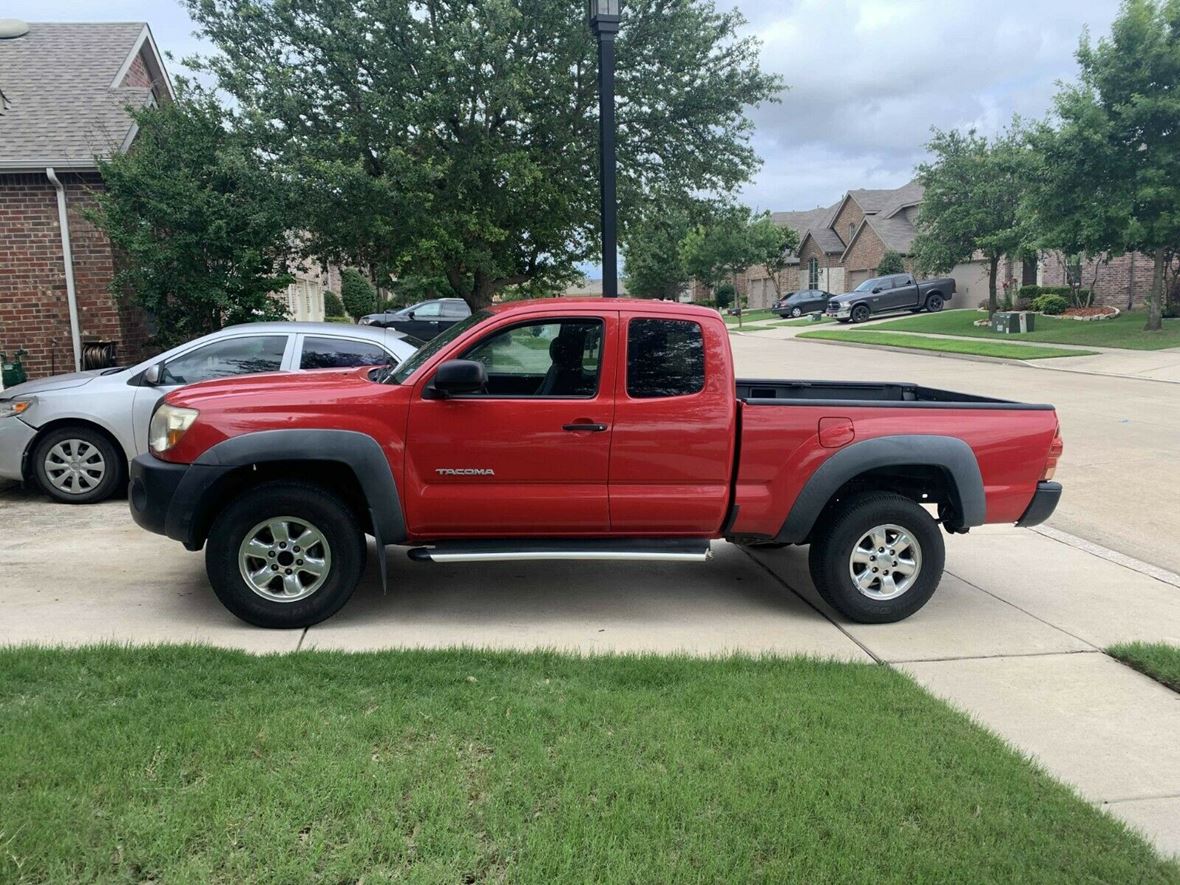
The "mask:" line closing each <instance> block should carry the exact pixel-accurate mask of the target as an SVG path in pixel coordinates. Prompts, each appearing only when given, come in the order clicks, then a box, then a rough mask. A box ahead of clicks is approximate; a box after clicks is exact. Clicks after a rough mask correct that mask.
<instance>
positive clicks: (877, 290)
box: [873, 286, 881, 295]
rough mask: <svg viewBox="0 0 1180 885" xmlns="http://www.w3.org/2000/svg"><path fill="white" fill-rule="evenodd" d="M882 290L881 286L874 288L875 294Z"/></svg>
mask: <svg viewBox="0 0 1180 885" xmlns="http://www.w3.org/2000/svg"><path fill="white" fill-rule="evenodd" d="M880 291H881V287H880V286H878V287H877V288H876V289H874V290H873V294H874V295H876V294H877V293H878V292H880Z"/></svg>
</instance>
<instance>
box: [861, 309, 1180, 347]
mask: <svg viewBox="0 0 1180 885" xmlns="http://www.w3.org/2000/svg"><path fill="white" fill-rule="evenodd" d="M984 316H985V314H983V313H981V312H979V311H977V310H948V311H943V312H942V313H926V314H919V315H917V316H912V317H906V318H905V319H900V320H893V321H892V322H888V323H879V324H878V325H875V326H873V328H874V329H896V330H898V331H905V332H930V333H932V334H938V335H965V336H967V337H969V338H991V339H995V340H1000V341H1007V340H1019V341H1037V342H1044V343H1049V344H1080V345H1083V346H1087V345H1088V346H1090V347H1125V348H1129V349H1131V350H1162V349H1163V348H1165V347H1180V319H1175V320H1164V327H1163V329H1162V330H1161V331H1159V332H1144V331H1143V323H1144V322H1145V321H1146V320H1145V317H1144V314H1143V311H1137V312H1136V311H1132V312H1129V313H1128V312H1123V313H1121V314H1119V315H1118V316H1117V317H1115V318H1114V319H1113V320H1091V321H1089V322H1081V321H1078V320H1066V319H1060V318H1055V317H1047V316H1038V317H1037V318H1036V327H1037V330H1036V331H1035V332H1028V333H1027V334H1024V335H1004V334H1002V333H999V332H993V331H992V330H991V329H986V328H981V327H979V326H974V325H972V323H974V322H975V321H976V320H978V319H981V318H982V317H984Z"/></svg>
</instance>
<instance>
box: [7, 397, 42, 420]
mask: <svg viewBox="0 0 1180 885" xmlns="http://www.w3.org/2000/svg"><path fill="white" fill-rule="evenodd" d="M35 402H36V400H35V399H13V400H8V401H7V402H0V418H15V417H16V416H17V415H23V414H24V413H25V412H27V411H28V410H29V409H30V407H32V405H33V403H35Z"/></svg>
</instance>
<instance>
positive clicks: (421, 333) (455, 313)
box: [360, 298, 471, 341]
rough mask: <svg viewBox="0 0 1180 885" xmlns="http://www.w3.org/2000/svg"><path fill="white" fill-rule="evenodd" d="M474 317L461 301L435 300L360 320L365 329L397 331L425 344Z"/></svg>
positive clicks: (458, 299) (459, 299)
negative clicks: (378, 327) (376, 328)
mask: <svg viewBox="0 0 1180 885" xmlns="http://www.w3.org/2000/svg"><path fill="white" fill-rule="evenodd" d="M469 316H471V308H470V307H468V306H467V302H466V301H464V300H463V299H462V298H435V299H433V300H431V301H420V302H418V303H417V304H411V305H410V306H409V307H403V308H401V309H400V310H387V311H385V313H371V314H369V315H368V316H365V317H361V321H360V324H361V325H362V326H381V327H383V328H386V329H397V330H398V331H399V332H405V333H406V334H407V335H413V336H414V337H415V338H421V339H422V340H423V341H429V340H430V339H431V338H433V337H434V336H435V335H437V334H438V333H439V332H442V331H444V330H445V329H449V328H450V327H451V326H453V325H455V323H457V322H459V320H465V319H467V317H469Z"/></svg>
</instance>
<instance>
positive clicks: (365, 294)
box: [340, 267, 377, 320]
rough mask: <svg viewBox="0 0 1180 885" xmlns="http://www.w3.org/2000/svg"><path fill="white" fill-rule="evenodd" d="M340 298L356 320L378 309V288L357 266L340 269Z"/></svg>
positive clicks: (349, 313)
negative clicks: (375, 287) (374, 286)
mask: <svg viewBox="0 0 1180 885" xmlns="http://www.w3.org/2000/svg"><path fill="white" fill-rule="evenodd" d="M340 300H341V301H343V302H344V309H345V310H346V311H348V315H349V316H350V317H352V318H353V319H354V320H359V319H360V318H361V317H363V316H365V315H367V314H370V313H374V312H376V310H377V290H376V289H374V288H373V284H372V283H370V282H369V281H368V280H367V279H365V276H364V274H362V273H361V272H360V271H359V270H356V269H355V268H351V267H346V268H344V270H342V271H340Z"/></svg>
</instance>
